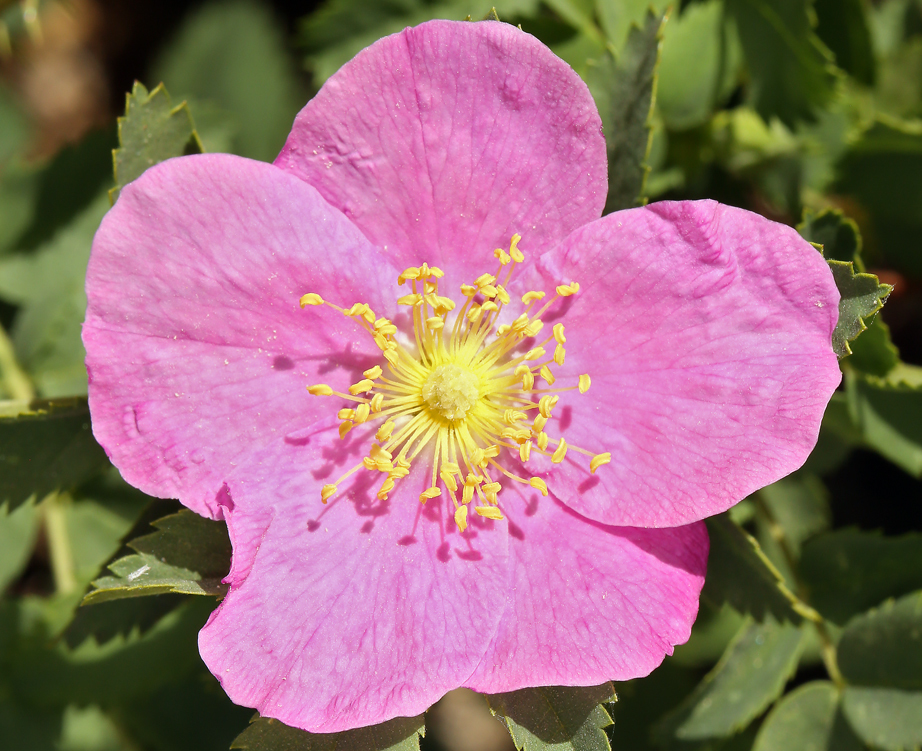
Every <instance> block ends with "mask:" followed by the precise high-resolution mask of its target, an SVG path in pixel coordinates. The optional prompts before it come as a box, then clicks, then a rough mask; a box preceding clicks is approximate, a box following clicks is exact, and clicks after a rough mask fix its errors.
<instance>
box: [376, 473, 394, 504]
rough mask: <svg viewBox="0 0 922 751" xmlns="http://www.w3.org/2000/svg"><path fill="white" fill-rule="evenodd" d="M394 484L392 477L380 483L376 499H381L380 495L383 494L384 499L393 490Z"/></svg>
mask: <svg viewBox="0 0 922 751" xmlns="http://www.w3.org/2000/svg"><path fill="white" fill-rule="evenodd" d="M394 484H395V483H394V478H392V477H388V478H387V479H386V480H385V481H384V482H382V483H381V487H380V488H378V498H381V494H382V493H384V497H385V498H386V497H387V494H388V493H390V492H391V491H392V490H393V489H394ZM382 500H383V499H382Z"/></svg>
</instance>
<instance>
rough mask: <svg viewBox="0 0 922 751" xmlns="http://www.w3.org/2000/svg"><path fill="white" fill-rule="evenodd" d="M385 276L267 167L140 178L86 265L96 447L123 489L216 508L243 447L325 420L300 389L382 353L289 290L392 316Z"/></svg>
mask: <svg viewBox="0 0 922 751" xmlns="http://www.w3.org/2000/svg"><path fill="white" fill-rule="evenodd" d="M331 249H335V253H332V252H331ZM379 274H380V275H381V276H380V277H379V276H378V275H379ZM395 275H396V272H395V271H394V270H393V269H391V267H390V266H389V265H388V263H387V262H386V261H385V260H384V259H382V258H381V256H380V255H379V254H378V253H377V251H376V250H375V249H374V248H373V247H371V246H370V245H369V244H368V241H367V240H365V238H364V237H363V236H362V235H361V233H360V232H359V231H358V230H357V229H356V228H355V227H354V226H352V224H351V223H350V222H349V221H348V220H347V219H345V217H343V216H342V214H340V213H339V212H338V211H337V210H336V209H333V208H332V207H330V206H329V205H328V204H326V203H325V202H324V201H323V199H322V198H320V196H319V195H318V194H317V191H315V190H314V189H313V188H311V187H310V186H309V185H307V184H305V183H304V182H302V181H300V180H297V179H296V178H293V177H291V176H290V175H288V174H287V173H285V172H283V171H282V170H279V169H277V168H276V167H273V166H272V165H268V164H263V163H260V162H253V161H248V160H244V159H239V158H237V157H231V156H226V155H209V156H200V157H185V158H182V159H175V160H170V161H168V162H164V163H163V164H161V165H158V166H157V167H154V168H152V169H150V170H148V171H147V172H145V173H144V175H143V176H142V177H141V178H139V179H138V180H137V181H136V182H134V183H132V184H131V185H128V186H126V187H125V189H124V190H123V191H122V193H121V196H120V197H119V199H118V203H116V205H115V207H114V208H113V209H112V210H111V211H110V212H109V213H108V214H107V215H106V217H105V219H104V220H103V223H102V226H101V227H100V229H99V231H98V233H97V234H96V238H95V240H94V242H93V252H92V257H91V259H90V264H89V269H88V271H87V296H88V301H89V304H88V309H87V317H86V323H85V324H84V329H83V341H84V344H85V346H86V350H87V368H88V370H89V373H90V408H91V410H92V414H93V431H94V434H95V436H96V438H97V440H99V442H100V443H101V444H102V445H103V447H104V448H105V449H106V451H107V452H108V453H109V455H110V457H111V458H112V460H113V462H114V463H115V464H116V465H117V466H118V467H119V469H120V470H121V472H122V475H123V476H124V477H125V479H126V480H128V482H130V483H131V484H133V485H135V486H137V487H139V488H140V489H141V490H143V491H145V492H146V493H149V494H151V495H155V496H161V497H178V498H180V500H182V501H183V503H185V504H186V505H187V506H188V507H189V508H191V509H193V510H195V511H198V512H199V513H202V514H206V515H209V516H214V515H215V514H218V513H219V508H218V505H217V503H216V494H217V493H218V492H219V491H220V489H221V487H222V484H223V482H224V479H225V476H226V475H227V473H228V472H230V471H231V470H232V469H233V467H234V466H235V465H237V464H238V463H240V462H243V461H244V460H245V457H246V455H247V453H249V452H250V451H252V450H254V449H258V448H259V447H261V446H264V445H266V444H268V443H270V442H273V441H282V440H284V438H285V436H286V435H288V434H289V433H290V432H291V431H295V430H298V429H301V428H304V427H306V426H308V425H310V424H311V423H313V422H314V421H315V420H317V419H318V418H327V417H329V416H330V414H331V405H330V403H329V402H328V401H325V400H324V399H323V398H319V397H312V396H310V395H308V394H307V392H306V390H305V387H306V385H308V384H311V383H317V382H328V383H330V384H331V385H332V386H334V387H338V388H345V387H347V386H348V384H349V383H354V382H355V381H356V380H358V379H360V378H361V377H362V376H361V371H362V370H363V369H365V368H368V367H371V365H373V364H375V363H377V362H378V361H379V360H380V352H379V351H378V350H377V348H376V347H375V346H374V344H373V342H372V341H371V338H370V337H369V336H368V335H367V334H366V333H365V332H364V331H361V330H360V329H359V327H358V326H357V325H356V324H354V323H353V322H352V321H351V320H347V319H345V318H343V317H342V316H341V315H340V314H338V313H335V312H333V311H332V310H330V309H329V308H323V309H318V308H308V309H306V310H301V309H300V308H299V305H298V300H299V298H300V296H301V295H302V294H304V293H305V292H319V293H321V294H324V295H325V296H327V297H328V299H331V300H334V301H337V302H345V303H346V304H351V303H352V302H356V301H362V302H367V303H369V304H370V305H372V306H373V307H374V308H375V309H376V310H379V311H380V312H381V313H385V314H388V313H390V312H392V310H393V307H394V298H393V294H392V292H391V288H392V286H393V282H392V279H393V278H394V276H395ZM379 278H381V279H382V280H383V282H382V285H381V286H383V287H385V288H386V294H384V295H383V296H382V294H381V292H380V290H379V281H378V280H379ZM332 412H333V413H335V409H333V410H332Z"/></svg>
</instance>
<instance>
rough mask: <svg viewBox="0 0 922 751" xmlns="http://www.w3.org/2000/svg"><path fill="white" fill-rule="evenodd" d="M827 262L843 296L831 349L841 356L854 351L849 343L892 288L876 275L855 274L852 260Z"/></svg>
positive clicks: (865, 325) (884, 300)
mask: <svg viewBox="0 0 922 751" xmlns="http://www.w3.org/2000/svg"><path fill="white" fill-rule="evenodd" d="M827 263H829V268H830V270H831V271H832V277H833V279H835V282H836V287H838V288H839V294H840V295H841V296H842V297H841V299H840V300H839V320H838V322H837V323H836V328H835V330H834V331H833V332H832V348H833V350H835V353H836V354H837V355H838V356H839V357H840V358H842V357H846V356H848V355H850V354H851V353H852V350H851V348H850V347H849V346H848V343H849V342H850V341H851V340H852V339H854V338H855V337H857V336H858V334H860V333H861V332H862V331H864V330H865V329H866V328H867V324H866V323H865V319H866V318H868V319H869V318H870V317H871V316H873V315H874V314H875V313H876V312H877V311H878V310H880V309H881V308H882V307H883V304H884V303H885V302H886V301H887V297H889V295H890V292H891V291H892V290H893V287H891V286H890V285H889V284H881V283H880V281H879V280H878V279H877V277H876V276H874V275H873V274H864V273H860V272H859V273H857V274H856V273H855V266H854V264H852V263H850V262H844V261H835V260H830V261H827Z"/></svg>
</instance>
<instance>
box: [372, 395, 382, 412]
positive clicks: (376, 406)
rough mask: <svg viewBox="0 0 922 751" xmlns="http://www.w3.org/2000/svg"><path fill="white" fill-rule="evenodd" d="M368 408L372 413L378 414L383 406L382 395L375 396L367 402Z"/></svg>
mask: <svg viewBox="0 0 922 751" xmlns="http://www.w3.org/2000/svg"><path fill="white" fill-rule="evenodd" d="M368 406H369V407H371V411H372V412H380V411H381V407H383V406H384V394H375V395H374V396H373V397H371V401H370V402H368Z"/></svg>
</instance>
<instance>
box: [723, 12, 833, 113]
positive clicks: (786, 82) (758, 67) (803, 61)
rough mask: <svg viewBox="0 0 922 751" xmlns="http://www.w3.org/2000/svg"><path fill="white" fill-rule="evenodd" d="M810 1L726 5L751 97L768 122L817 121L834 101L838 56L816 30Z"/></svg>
mask: <svg viewBox="0 0 922 751" xmlns="http://www.w3.org/2000/svg"><path fill="white" fill-rule="evenodd" d="M810 5H811V3H810V2H809V0H726V8H727V12H728V14H729V15H730V16H731V17H732V18H733V19H734V21H735V22H736V26H737V29H738V30H739V35H740V41H741V42H742V45H743V52H744V54H745V56H746V62H747V64H748V68H749V75H750V77H751V81H752V90H751V92H750V96H751V98H752V101H753V103H754V105H755V108H756V110H757V111H758V112H759V114H760V115H762V117H763V118H764V119H765V120H766V121H768V120H770V119H771V118H772V117H778V118H779V119H780V120H781V121H782V122H784V123H785V124H786V125H789V126H793V125H795V124H796V123H797V122H798V121H799V120H807V121H813V120H814V119H815V117H816V112H817V111H818V110H820V109H822V108H823V107H824V106H825V105H826V103H827V102H829V100H830V99H831V98H832V94H833V91H834V90H835V82H836V72H835V66H834V65H833V64H832V55H831V53H830V52H829V50H828V49H826V47H825V45H824V44H823V43H822V42H821V41H820V40H819V38H818V37H817V36H816V35H815V34H814V33H813V30H812V28H811V25H810V14H811V8H810Z"/></svg>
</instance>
